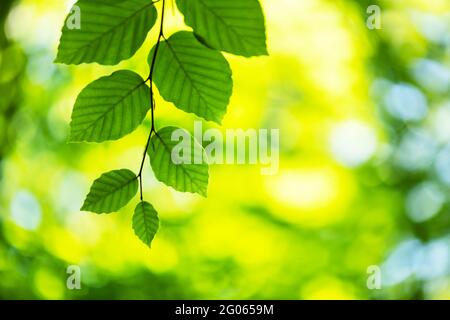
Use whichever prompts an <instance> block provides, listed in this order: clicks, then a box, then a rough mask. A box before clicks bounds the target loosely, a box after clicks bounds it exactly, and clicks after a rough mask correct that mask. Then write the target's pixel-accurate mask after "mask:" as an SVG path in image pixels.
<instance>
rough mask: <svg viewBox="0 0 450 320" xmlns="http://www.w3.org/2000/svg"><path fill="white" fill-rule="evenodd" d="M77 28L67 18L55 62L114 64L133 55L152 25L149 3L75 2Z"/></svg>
mask: <svg viewBox="0 0 450 320" xmlns="http://www.w3.org/2000/svg"><path fill="white" fill-rule="evenodd" d="M76 6H78V8H79V15H80V16H79V20H80V25H79V27H80V28H79V29H78V28H76V27H73V26H71V24H70V23H68V21H69V19H76V17H75V16H73V15H74V14H76V13H71V14H69V15H68V17H67V19H66V21H65V23H64V27H63V29H62V36H61V40H60V44H59V48H58V55H57V57H56V60H55V62H61V63H65V64H80V63H83V62H85V63H90V62H97V63H100V64H104V65H115V64H117V63H119V62H120V61H122V60H125V59H128V58H130V57H131V56H133V55H134V54H135V52H136V51H137V50H138V49H139V48H140V47H141V45H142V43H143V42H144V40H145V38H146V36H147V33H148V31H149V30H150V29H151V28H152V27H153V25H154V24H155V22H156V17H157V12H156V9H155V7H154V6H153V3H152V1H151V0H79V1H78V2H77V3H76Z"/></svg>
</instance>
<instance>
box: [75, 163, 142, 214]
mask: <svg viewBox="0 0 450 320" xmlns="http://www.w3.org/2000/svg"><path fill="white" fill-rule="evenodd" d="M137 190H138V181H137V177H136V175H135V174H134V173H133V172H132V171H130V170H127V169H122V170H114V171H110V172H108V173H104V174H102V175H101V177H100V178H98V179H97V180H95V181H94V183H93V184H92V187H91V190H90V191H89V194H88V195H87V197H86V200H84V204H83V207H81V210H83V211H91V212H95V213H110V212H114V211H117V210H119V209H120V208H122V207H123V206H125V205H126V204H127V203H128V202H129V201H130V200H131V199H132V198H133V197H134V195H135V194H136V192H137Z"/></svg>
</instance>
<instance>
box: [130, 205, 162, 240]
mask: <svg viewBox="0 0 450 320" xmlns="http://www.w3.org/2000/svg"><path fill="white" fill-rule="evenodd" d="M158 227H159V219H158V213H157V212H156V210H155V209H154V208H153V206H152V205H151V204H150V203H148V202H145V201H142V202H140V203H138V205H137V206H136V209H135V210H134V215H133V230H134V233H135V234H136V236H137V237H138V238H139V239H141V240H142V242H144V243H145V244H146V245H148V246H149V247H150V246H151V244H152V241H153V238H154V237H155V234H156V232H157V231H158Z"/></svg>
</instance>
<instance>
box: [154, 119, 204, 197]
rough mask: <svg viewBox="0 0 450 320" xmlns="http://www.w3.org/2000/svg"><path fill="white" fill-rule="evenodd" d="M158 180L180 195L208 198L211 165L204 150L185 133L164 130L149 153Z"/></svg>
mask: <svg viewBox="0 0 450 320" xmlns="http://www.w3.org/2000/svg"><path fill="white" fill-rule="evenodd" d="M148 154H149V156H150V163H151V165H152V168H153V172H154V173H155V176H156V178H157V179H158V180H159V181H161V182H163V183H165V184H166V185H168V186H170V187H173V188H174V189H175V190H178V191H181V192H192V193H198V194H201V195H202V196H204V197H206V196H207V190H208V178H209V173H208V164H207V163H206V161H205V159H206V156H205V153H204V150H203V147H202V146H201V145H200V144H199V143H198V142H197V141H195V139H194V138H193V137H192V136H191V135H190V134H189V132H187V131H186V130H184V129H180V128H176V127H165V128H163V129H161V130H159V131H158V133H157V134H155V135H154V136H153V137H152V140H151V143H150V147H149V149H148Z"/></svg>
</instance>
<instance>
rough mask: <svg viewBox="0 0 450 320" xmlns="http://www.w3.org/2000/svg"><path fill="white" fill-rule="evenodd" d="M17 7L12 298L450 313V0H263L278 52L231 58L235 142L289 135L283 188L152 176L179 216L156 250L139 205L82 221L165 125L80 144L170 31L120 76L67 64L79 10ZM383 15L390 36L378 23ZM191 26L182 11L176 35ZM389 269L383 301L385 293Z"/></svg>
mask: <svg viewBox="0 0 450 320" xmlns="http://www.w3.org/2000/svg"><path fill="white" fill-rule="evenodd" d="M9 2H11V1H10V0H2V3H1V4H0V19H1V20H0V22H1V23H2V26H1V30H0V31H1V35H0V45H1V47H0V68H1V69H0V143H1V145H0V169H1V175H0V298H13V299H16V298H38V299H73V298H81V299H93V298H112V299H115V298H120V299H182V298H191V299H197V298H199V299H202V298H208V299H232V298H235V299H247V298H256V299H266V298H269V299H322V298H323V299H370V298H377V299H394V298H399V299H411V298H426V299H448V298H450V249H449V248H450V233H449V231H450V207H449V201H448V200H449V199H450V198H449V190H450V151H449V149H448V147H447V145H448V143H449V142H450V129H449V128H450V100H449V93H450V2H449V1H448V0H432V1H430V0H395V1H394V0H386V1H381V0H380V1H375V0H374V1H365V0H364V1H361V0H358V1H357V0H354V1H350V0H347V1H343V0H272V1H269V0H264V1H262V4H263V7H264V11H265V15H266V24H267V33H268V47H269V52H270V56H269V57H259V58H252V59H245V58H239V57H235V56H231V55H226V56H227V58H228V59H229V61H230V63H231V66H232V69H233V79H234V93H233V97H232V100H231V103H230V105H229V111H228V113H227V115H226V117H225V120H224V122H223V126H222V129H225V128H244V129H246V128H279V129H280V139H281V141H280V145H281V147H280V169H279V172H278V173H277V174H276V175H272V176H263V175H261V174H260V167H259V166H238V165H236V166H232V165H215V166H213V167H212V169H211V171H210V185H209V196H208V198H207V199H204V198H201V197H199V196H196V195H191V194H182V193H178V192H175V191H173V190H172V189H170V188H168V187H166V186H164V185H163V184H161V183H159V182H157V181H156V180H155V178H154V176H153V175H152V173H151V169H150V166H149V164H148V163H147V165H146V168H145V175H144V188H145V190H144V191H145V197H146V199H147V200H148V201H149V202H151V203H152V204H153V205H154V206H155V208H156V209H157V210H158V212H159V215H160V219H161V225H160V230H159V232H158V234H157V236H156V238H155V240H154V243H153V246H152V249H151V250H149V249H148V248H147V247H146V246H145V245H143V244H142V243H141V242H140V241H139V240H138V239H137V238H136V237H135V235H134V234H133V230H132V228H131V217H132V211H133V208H134V205H135V204H136V201H137V199H135V200H134V201H133V202H132V203H130V204H129V205H128V206H127V207H126V208H124V209H123V210H121V211H120V212H118V213H114V214H109V215H96V214H93V213H86V212H80V211H79V207H80V206H81V204H82V202H83V199H84V196H85V194H86V193H87V191H88V189H89V186H90V183H91V182H92V180H94V179H95V178H97V177H98V176H99V175H100V174H101V173H103V172H105V171H110V170H113V169H118V168H130V169H131V170H134V171H137V170H138V168H139V163H140V159H141V155H142V150H143V146H144V144H145V141H146V137H147V134H148V130H149V121H148V119H147V120H146V122H145V123H144V125H143V126H141V127H140V128H139V129H138V130H137V131H135V132H134V133H133V134H131V135H128V136H127V137H125V138H123V139H121V140H120V141H117V142H111V143H103V144H67V143H66V141H67V136H68V129H69V121H70V114H71V110H72V107H73V104H74V101H75V99H76V96H77V94H78V93H79V92H80V90H81V89H82V88H83V87H84V86H86V85H87V84H88V83H89V82H91V81H93V80H95V79H97V78H99V77H100V76H103V75H107V74H110V73H111V72H113V71H114V70H118V69H122V68H129V69H132V70H135V71H136V72H138V73H139V74H141V75H142V76H143V77H145V75H147V74H148V66H147V62H146V58H147V54H148V52H149V50H150V48H151V47H152V44H153V43H154V41H155V37H156V32H157V31H156V28H155V30H152V31H151V32H150V34H149V36H148V38H147V40H146V42H145V45H144V46H143V47H142V48H141V49H140V50H139V51H138V53H137V54H136V55H135V56H134V57H133V58H132V59H130V60H129V61H126V62H122V63H121V64H120V65H119V66H115V67H104V66H99V65H96V64H92V65H81V66H76V67H67V66H64V65H54V64H53V62H52V61H53V59H54V57H55V54H56V49H57V45H58V39H59V36H60V29H61V27H62V23H63V21H64V18H65V15H66V14H67V12H68V10H69V8H70V5H71V4H72V3H71V2H70V1H60V0H40V1H35V0H21V1H14V3H13V5H12V7H11V8H10V9H9V8H8V9H7V8H6V7H7V6H6V5H7V3H9ZM170 2H171V1H169V4H170ZM371 4H378V5H379V6H380V7H381V9H382V29H381V30H369V29H368V28H367V27H366V19H367V17H368V14H367V13H366V9H367V7H368V6H369V5H371ZM157 6H158V8H159V5H157ZM181 28H186V27H185V26H184V25H183V22H182V17H181V16H180V15H179V14H178V13H176V12H175V11H173V10H172V9H171V8H170V7H169V9H168V11H167V25H166V35H170V34H171V33H172V32H174V31H175V30H178V29H181ZM5 36H6V38H5ZM421 101H422V103H421ZM424 101H426V103H423V102H424ZM157 103H158V107H157V109H156V117H157V118H156V119H157V120H156V124H157V127H162V126H164V125H169V124H170V125H178V126H183V127H186V128H189V129H192V127H193V121H194V120H195V117H193V116H192V115H187V114H185V113H183V112H181V111H179V110H177V109H176V108H175V107H174V106H173V105H171V104H168V103H165V102H164V101H162V99H161V98H159V97H158V98H157ZM207 126H211V124H205V127H207ZM68 265H79V266H80V267H81V270H82V275H81V279H82V289H81V290H78V291H77V290H74V291H71V290H68V289H67V288H66V279H67V274H66V268H67V266H68ZM370 265H378V266H380V267H381V270H382V288H381V289H380V290H369V289H368V288H367V286H366V280H367V276H368V274H367V268H368V266H370Z"/></svg>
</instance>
